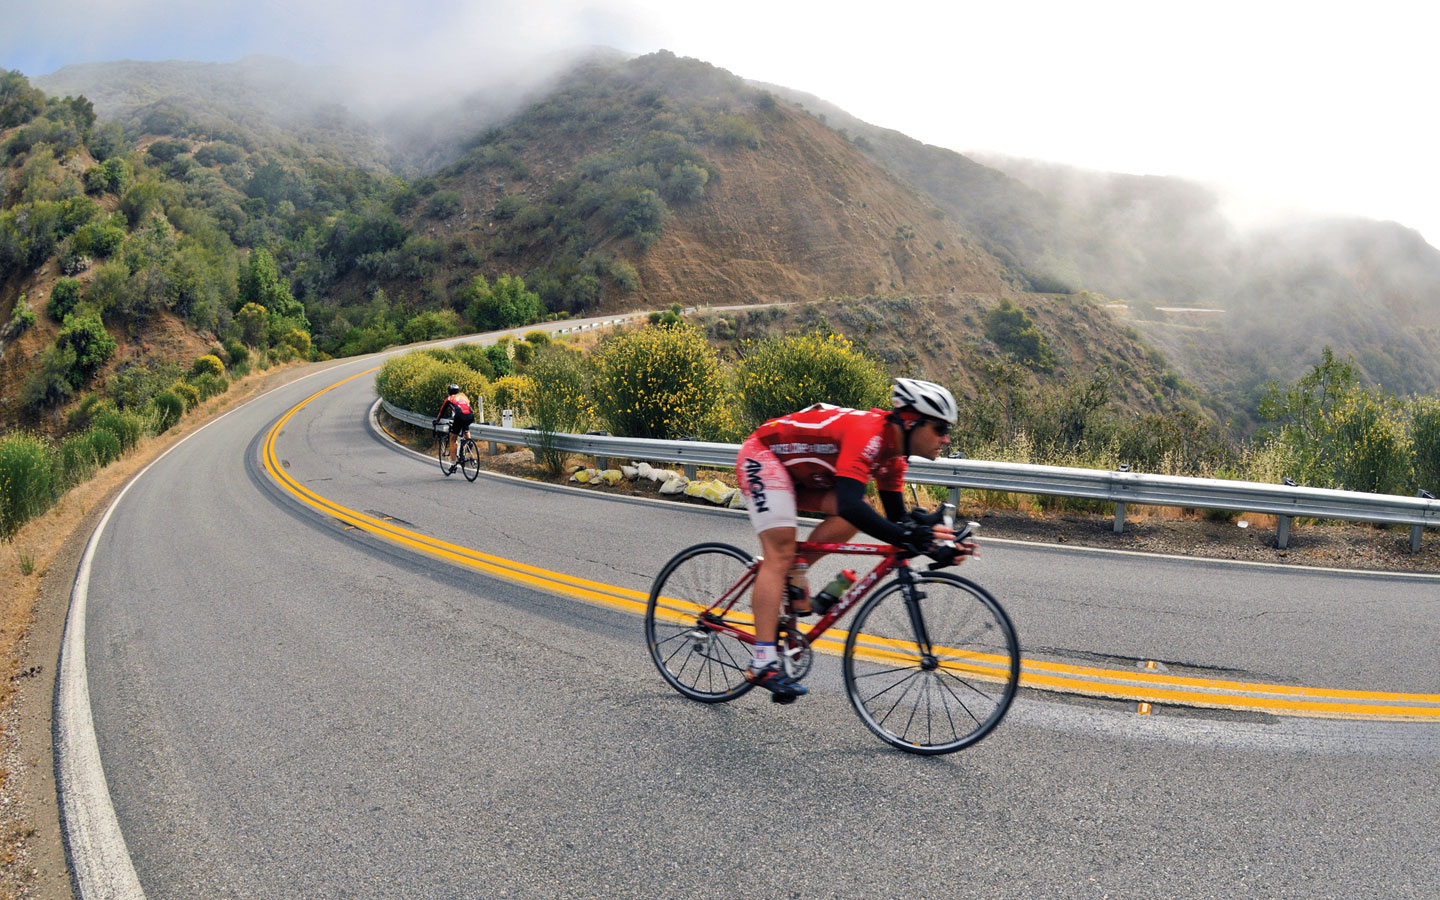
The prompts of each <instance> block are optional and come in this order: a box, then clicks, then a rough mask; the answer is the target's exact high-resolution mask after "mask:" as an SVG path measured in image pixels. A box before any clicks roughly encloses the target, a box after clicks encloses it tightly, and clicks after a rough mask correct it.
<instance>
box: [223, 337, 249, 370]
mask: <svg viewBox="0 0 1440 900" xmlns="http://www.w3.org/2000/svg"><path fill="white" fill-rule="evenodd" d="M225 353H226V355H228V356H229V357H230V368H232V369H233V368H235V367H236V366H238V365H241V364H242V363H245V362H248V361H249V360H250V348H249V347H246V346H245V345H244V344H242V343H240V342H239V341H237V340H235V339H234V338H231V339H230V340H228V341H226V342H225Z"/></svg>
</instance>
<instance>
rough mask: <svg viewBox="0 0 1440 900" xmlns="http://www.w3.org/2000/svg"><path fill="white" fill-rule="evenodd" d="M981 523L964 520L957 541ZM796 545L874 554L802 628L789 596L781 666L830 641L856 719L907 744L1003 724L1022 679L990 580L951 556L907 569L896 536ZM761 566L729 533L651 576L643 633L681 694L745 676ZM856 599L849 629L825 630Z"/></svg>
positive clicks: (710, 699) (709, 691) (805, 664)
mask: <svg viewBox="0 0 1440 900" xmlns="http://www.w3.org/2000/svg"><path fill="white" fill-rule="evenodd" d="M946 506H947V507H948V506H949V505H948V504H947V505H946ZM947 514H948V513H947ZM978 527H979V526H978V525H977V524H976V523H974V522H971V523H970V524H969V526H967V527H966V528H965V529H964V530H963V531H961V532H960V534H958V535H957V536H956V541H957V543H961V542H964V541H965V540H966V539H967V538H969V537H970V536H971V535H972V533H973V532H974V530H975V529H976V528H978ZM798 549H800V550H818V551H824V552H826V553H844V554H856V555H869V556H879V557H881V559H880V562H879V564H878V565H876V566H875V568H874V569H873V570H871V571H870V573H869V574H867V575H864V576H863V577H861V578H860V579H859V580H858V581H856V582H855V583H854V584H853V585H851V586H850V588H849V589H848V590H847V591H846V592H845V593H844V595H843V596H842V597H841V598H840V599H839V600H838V601H837V602H836V603H835V604H834V605H833V606H832V607H831V608H830V609H829V610H828V611H826V612H825V614H824V615H822V616H821V618H820V620H819V621H818V622H816V623H815V624H814V625H813V626H811V627H810V628H809V630H804V629H803V628H802V627H801V625H800V624H799V623H798V622H797V620H796V617H795V614H794V612H793V610H792V609H791V608H790V604H789V602H788V600H787V601H786V603H785V605H784V608H783V609H782V610H781V615H780V632H779V636H778V639H777V649H778V650H779V653H780V659H781V661H782V663H783V664H784V666H785V668H786V672H787V673H788V674H789V675H790V677H792V678H795V679H797V680H798V679H802V678H804V677H805V676H806V675H807V674H809V672H810V668H811V665H812V663H813V661H814V650H815V649H816V648H819V649H824V650H829V651H831V652H836V651H838V652H839V653H840V655H841V672H842V674H843V677H844V681H845V693H846V694H847V695H849V697H850V703H851V705H853V706H854V707H855V712H856V713H857V714H858V715H859V716H860V720H861V721H862V722H864V723H865V725H866V727H868V728H869V729H870V730H871V731H873V732H874V733H875V734H876V735H877V736H879V738H880V739H881V740H883V741H885V742H886V743H888V744H891V745H892V746H895V747H898V748H900V749H901V750H905V751H908V752H910V753H924V754H938V753H953V752H954V751H956V750H962V749H964V748H965V747H969V746H970V745H971V744H974V743H975V742H976V741H979V740H980V739H981V738H983V737H985V735H987V734H989V733H990V732H991V731H993V730H994V728H995V726H996V725H998V724H1000V720H1001V719H1002V718H1004V716H1005V712H1006V710H1008V709H1009V708H1010V703H1011V701H1012V700H1014V698H1015V689H1016V687H1017V685H1018V684H1019V680H1020V642H1019V639H1018V638H1017V637H1016V635H1015V628H1014V626H1013V625H1012V624H1011V623H1010V617H1009V616H1008V615H1007V614H1006V613H1005V610H1004V609H1003V608H1002V607H1001V606H1000V604H999V603H997V602H996V600H995V598H994V597H992V596H990V594H989V592H988V591H986V590H985V589H984V588H982V587H980V586H979V585H978V584H975V583H974V582H973V581H970V580H969V579H966V578H961V577H960V576H958V575H954V574H952V573H949V572H939V571H934V570H935V569H938V568H941V567H942V566H943V565H946V564H948V563H935V564H932V565H931V566H930V568H929V570H926V571H921V572H917V571H914V570H912V569H911V567H910V564H909V560H910V559H911V558H913V556H914V554H912V553H910V552H909V551H907V550H903V549H901V548H899V547H891V546H888V545H885V544H815V543H808V542H804V543H800V544H799V545H798ZM759 567H760V560H759V559H757V558H755V557H752V556H751V555H750V554H748V553H746V552H745V551H743V550H741V549H739V548H737V547H732V546H730V545H729V544H719V543H705V544H696V545H695V546H693V547H690V548H689V549H687V550H682V551H681V552H680V553H679V554H677V555H676V556H675V558H673V559H671V560H670V561H669V562H668V563H666V564H665V568H663V569H662V570H661V571H660V575H659V576H658V577H657V578H656V579H655V584H654V585H653V586H652V587H651V588H650V601H649V604H648V606H647V607H646V610H645V637H646V641H647V642H648V643H649V646H650V656H651V658H652V659H653V660H654V661H655V665H656V667H657V668H659V670H660V674H661V675H663V676H664V677H665V680H666V681H668V682H669V683H670V685H671V686H672V687H674V688H675V690H677V691H679V692H680V693H682V694H684V695H685V696H686V697H689V698H691V699H693V700H700V701H702V702H705V703H720V702H724V701H727V700H733V699H735V698H736V697H739V696H740V695H742V694H744V693H745V692H747V691H749V690H750V689H751V688H752V687H753V686H754V685H752V684H751V683H750V681H749V680H748V679H747V678H746V677H745V674H746V670H747V667H748V666H749V664H750V657H751V655H752V654H751V649H752V646H753V645H754V643H755V619H754V616H753V614H752V613H751V609H750V591H751V588H752V587H753V585H754V583H755V575H756V572H757V571H758V570H759ZM892 573H893V574H894V576H895V577H894V578H892V579H891V580H890V581H888V582H886V583H885V584H884V585H883V586H882V587H881V588H880V589H879V590H878V591H877V592H876V593H875V594H874V596H871V597H870V599H869V600H868V601H865V598H866V596H867V595H869V594H870V591H871V589H872V588H874V587H875V585H876V584H878V583H879V582H880V580H881V579H883V578H884V577H885V576H886V575H890V574H892ZM862 601H865V603H864V606H861V607H860V611H859V613H857V614H856V616H855V620H854V622H853V624H852V627H851V629H850V630H849V631H848V632H846V631H841V630H838V629H837V631H836V633H835V634H834V635H833V636H832V635H827V634H826V632H827V631H828V630H829V629H830V626H831V625H833V624H834V623H835V622H836V621H837V620H839V619H840V618H842V617H843V616H844V615H845V614H846V613H847V612H849V611H850V610H851V609H853V608H855V607H856V606H859V605H860V603H861V602H862ZM842 641H843V644H842Z"/></svg>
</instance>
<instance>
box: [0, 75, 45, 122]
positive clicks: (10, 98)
mask: <svg viewBox="0 0 1440 900" xmlns="http://www.w3.org/2000/svg"><path fill="white" fill-rule="evenodd" d="M44 108H45V92H44V91H42V90H40V89H39V88H37V87H31V86H30V79H28V78H26V77H25V76H24V75H23V74H21V72H20V71H19V70H18V69H10V70H9V71H7V72H5V73H4V74H0V128H13V127H15V126H16V125H24V124H25V123H26V122H28V121H30V120H31V119H33V118H35V117H36V116H37V115H39V114H40V110H42V109H44Z"/></svg>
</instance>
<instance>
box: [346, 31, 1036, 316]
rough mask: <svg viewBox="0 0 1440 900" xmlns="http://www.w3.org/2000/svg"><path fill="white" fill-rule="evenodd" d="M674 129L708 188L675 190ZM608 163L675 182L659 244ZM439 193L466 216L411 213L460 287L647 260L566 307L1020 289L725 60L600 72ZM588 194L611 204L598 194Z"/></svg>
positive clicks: (985, 256)
mask: <svg viewBox="0 0 1440 900" xmlns="http://www.w3.org/2000/svg"><path fill="white" fill-rule="evenodd" d="M727 128H728V129H731V133H730V134H727V133H726V129H727ZM737 128H738V129H740V130H743V131H744V137H742V138H739V139H736V138H735V137H734V134H733V131H734V130H735V129H737ZM752 135H753V139H752ZM667 142H669V146H671V147H678V148H681V149H679V150H678V151H676V152H677V154H678V155H679V156H681V157H683V155H684V154H693V155H694V156H692V157H690V158H695V157H698V158H700V159H701V160H702V161H703V166H704V168H706V169H707V170H708V173H709V180H708V183H707V184H706V185H705V186H704V189H703V195H702V196H699V197H696V198H694V199H688V198H683V197H677V196H675V195H674V193H673V192H670V191H669V190H668V188H667V187H659V185H660V184H661V183H662V182H666V181H667V179H668V178H669V177H670V174H671V171H672V170H671V165H672V164H673V163H674V161H675V158H676V157H669V158H663V159H661V158H657V157H656V156H655V155H654V154H652V155H650V156H646V155H645V154H646V152H647V151H646V148H647V147H653V146H655V145H656V144H657V143H659V144H666V143H667ZM622 158H623V159H624V160H625V161H624V162H618V163H617V162H613V160H616V159H622ZM607 159H608V160H611V162H605V163H603V164H602V165H599V166H597V162H596V161H597V160H607ZM499 160H503V162H501V161H499ZM606 167H608V168H607V171H609V172H612V173H616V172H618V173H626V172H628V173H636V172H641V173H648V174H640V175H638V176H634V178H632V180H633V181H636V182H640V183H649V184H653V185H656V186H657V187H659V190H660V192H661V193H662V194H664V195H665V199H666V206H667V208H668V214H667V215H666V217H665V221H664V224H663V227H661V228H660V229H659V235H658V238H656V239H654V240H653V242H641V241H639V240H637V239H636V238H635V237H633V236H629V235H627V234H626V233H625V232H624V229H623V227H621V228H617V227H616V226H615V225H614V224H613V221H610V222H607V220H606V216H607V213H606V212H605V210H606V208H607V207H608V206H609V205H610V204H612V203H614V202H615V201H614V200H613V198H614V196H615V194H614V193H606V192H607V191H609V190H611V189H610V188H609V187H608V186H607V182H606V180H605V179H606V178H607V177H609V176H606V175H602V174H596V172H597V170H598V169H600V168H606ZM647 180H648V181H647ZM427 189H428V190H429V191H430V192H435V191H439V192H442V193H445V194H451V193H453V195H454V196H455V197H457V198H458V201H459V211H458V213H456V214H454V215H450V216H446V217H444V218H442V219H439V220H437V219H435V218H432V213H431V212H430V210H429V209H428V208H427V205H426V204H425V203H418V204H417V205H416V206H415V207H414V208H413V209H412V210H411V211H410V212H408V213H407V214H406V215H405V221H406V224H408V225H410V226H411V227H413V228H415V229H416V230H417V231H418V232H419V233H420V234H422V235H423V236H424V237H426V238H430V239H432V240H434V241H437V242H438V243H439V244H440V245H441V246H443V247H444V248H445V253H444V259H443V260H442V261H441V262H440V269H441V270H442V271H441V273H440V276H441V278H440V280H441V281H443V283H445V284H446V285H447V286H448V287H449V289H450V291H451V292H452V294H453V292H454V291H455V290H456V289H458V288H459V287H461V286H463V285H464V284H465V283H466V282H468V280H469V277H470V275H472V274H474V272H475V270H476V269H477V268H478V270H479V271H480V272H481V273H483V274H484V275H486V276H487V277H489V278H491V279H493V278H495V277H497V276H499V275H502V274H520V275H522V276H524V277H525V279H526V281H527V282H529V283H531V284H536V283H543V282H544V280H545V279H546V278H547V277H558V278H560V279H561V280H562V281H564V280H565V279H566V278H568V277H570V276H568V275H566V274H565V273H566V272H567V271H568V272H574V271H575V270H576V267H577V266H579V268H580V270H581V271H584V270H585V263H584V261H583V259H584V258H585V257H587V255H588V256H591V257H593V256H597V255H599V256H605V257H608V258H613V259H618V260H622V261H623V262H625V263H626V264H628V265H629V266H632V267H633V268H634V269H635V271H636V272H637V273H638V275H639V279H638V280H639V284H638V286H633V287H632V286H626V285H624V284H621V283H620V282H619V279H615V278H613V277H610V276H607V275H605V274H604V273H603V272H602V275H601V277H602V281H603V282H604V285H603V293H602V294H601V295H600V296H599V297H598V298H590V299H585V300H582V301H575V300H573V299H565V298H566V297H573V295H572V294H570V293H569V292H568V291H567V290H563V289H562V290H559V291H557V292H551V295H550V296H547V301H549V302H550V305H551V308H564V309H567V310H568V311H571V312H583V311H589V310H591V309H595V308H605V309H619V308H633V307H635V306H637V305H645V306H666V305H670V304H671V303H681V304H683V305H691V304H694V303H711V304H718V303H734V302H753V301H755V300H757V299H758V300H773V301H787V300H789V301H794V300H815V299H822V298H825V297H830V296H864V295H871V296H874V295H891V294H902V293H903V294H910V295H935V294H949V293H950V292H951V291H965V292H970V293H976V294H985V295H993V294H996V293H999V292H1001V291H1011V292H1013V291H1018V290H1020V288H1018V287H1014V286H1013V285H1014V284H1015V283H1016V282H1015V279H1014V276H1013V275H1012V274H1011V273H1009V272H1007V271H1006V269H1005V268H1004V266H1003V265H1002V264H1001V263H1000V262H999V261H998V260H996V259H995V258H994V257H992V256H991V255H990V254H989V253H987V252H986V251H984V250H983V249H982V248H981V247H980V245H979V243H978V241H977V240H976V239H975V238H974V237H973V236H972V235H970V234H969V233H968V232H966V231H965V230H964V229H963V228H962V227H961V226H959V225H958V224H956V222H955V221H954V220H953V219H950V218H947V216H946V214H945V213H943V212H942V211H940V210H939V209H938V208H937V207H936V206H935V205H934V203H933V202H931V201H930V200H928V199H926V198H924V197H923V196H921V195H920V194H918V193H917V192H915V191H914V190H913V189H912V188H910V187H909V186H907V185H905V184H904V183H902V182H900V181H899V180H898V179H896V178H895V177H894V176H892V175H890V174H889V173H888V172H886V171H885V170H884V169H882V168H881V167H880V166H879V165H878V164H876V163H875V162H873V161H872V160H870V159H869V158H868V157H866V156H865V155H864V154H863V153H862V152H860V150H858V149H857V148H856V147H854V146H853V145H852V144H851V143H849V142H848V141H846V140H845V139H844V138H843V137H842V136H840V135H838V134H836V133H835V132H834V131H833V130H831V129H829V128H827V127H826V126H825V124H824V123H823V122H821V121H819V120H817V119H816V118H814V117H813V116H811V115H809V114H808V113H806V112H805V111H804V110H803V109H800V108H799V107H797V106H793V105H791V104H788V103H785V102H782V101H777V100H776V99H775V98H774V97H773V96H772V95H770V94H769V93H767V92H763V91H756V90H754V89H753V88H750V87H748V86H746V85H745V83H744V82H743V81H741V80H740V79H738V78H736V77H735V76H733V75H731V74H730V73H728V72H725V71H724V70H722V69H718V68H716V67H714V66H710V65H709V64H707V63H703V62H700V61H698V60H693V59H679V58H676V57H674V56H672V55H669V54H665V53H660V54H652V55H651V56H648V57H641V58H638V59H633V60H628V61H625V62H621V63H614V64H609V65H593V66H586V67H582V68H581V69H579V70H577V71H576V72H575V73H574V74H572V76H571V77H570V80H569V81H568V82H566V83H564V84H562V85H561V87H560V88H559V89H558V90H557V91H556V92H555V93H554V94H553V95H551V96H550V97H548V98H547V99H546V100H545V101H543V102H542V103H540V104H537V105H536V106H534V107H533V108H531V109H530V110H527V111H526V112H524V113H522V114H521V115H520V116H519V117H517V118H516V119H515V120H514V121H512V122H511V123H510V124H509V125H507V126H506V127H504V128H502V129H498V130H496V131H494V132H492V133H490V134H487V135H485V136H484V137H483V138H482V139H481V143H480V145H479V146H478V148H477V149H476V150H475V151H474V152H473V154H472V155H471V156H469V157H468V158H466V159H463V160H461V161H459V162H457V163H456V164H454V165H452V166H450V167H448V168H447V169H446V170H445V171H443V172H441V173H438V174H437V175H436V176H434V177H433V179H431V180H430V184H428V185H427ZM587 192H589V194H590V195H592V196H594V195H599V196H600V197H601V198H602V199H599V200H595V201H593V202H587V201H586V200H585V199H584V198H585V197H586V196H587ZM427 196H428V194H427ZM577 198H580V199H577ZM502 200H503V201H504V203H509V204H511V205H512V207H513V205H514V204H516V203H517V202H522V201H523V203H522V205H523V206H524V207H525V211H524V212H520V213H515V212H514V211H513V209H512V211H511V212H510V213H509V214H502V215H499V216H497V215H496V210H497V204H501V206H502V207H503V206H504V203H502ZM582 234H583V235H588V236H589V237H588V238H584V239H582V238H579V237H577V236H578V235H582ZM645 243H648V246H645ZM352 282H353V284H352V285H351V286H350V287H351V288H352V289H353V287H354V286H356V285H358V284H360V283H368V282H365V279H363V278H354V279H352ZM384 287H385V289H386V292H387V293H388V294H390V295H391V296H398V297H414V296H415V295H416V291H417V286H416V285H415V284H414V283H413V282H411V283H406V282H405V281H404V280H403V279H392V280H390V281H387V282H386V283H385V284H384ZM546 293H547V292H546V291H544V290H542V295H545V294H546ZM557 295H558V297H559V299H557Z"/></svg>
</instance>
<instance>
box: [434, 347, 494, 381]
mask: <svg viewBox="0 0 1440 900" xmlns="http://www.w3.org/2000/svg"><path fill="white" fill-rule="evenodd" d="M427 352H429V353H431V354H435V358H436V359H440V360H442V361H444V360H451V361H453V360H458V361H460V362H462V363H464V364H465V365H467V366H469V367H470V368H472V369H474V370H475V371H476V372H479V373H480V374H481V375H484V376H485V378H486V379H487V380H494V379H495V378H496V377H497V374H496V372H495V364H494V363H492V362H491V361H490V348H489V347H482V346H480V345H479V344H454V345H452V346H450V347H449V348H448V349H446V350H445V351H443V352H444V353H445V354H446V355H445V356H440V355H438V354H439V353H440V352H441V351H439V350H430V351H427Z"/></svg>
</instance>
